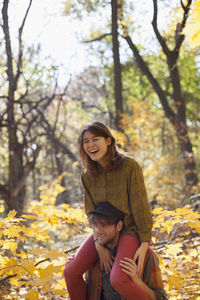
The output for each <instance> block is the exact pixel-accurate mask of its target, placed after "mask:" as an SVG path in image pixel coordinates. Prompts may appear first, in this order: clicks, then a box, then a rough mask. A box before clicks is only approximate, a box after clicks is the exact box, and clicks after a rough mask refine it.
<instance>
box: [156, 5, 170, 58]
mask: <svg viewBox="0 0 200 300" xmlns="http://www.w3.org/2000/svg"><path fill="white" fill-rule="evenodd" d="M153 7H154V15H153V21H152V26H153V30H154V32H155V35H156V37H157V39H158V42H159V43H160V45H161V47H162V49H163V52H164V53H165V54H166V55H167V56H169V54H170V50H169V48H168V47H167V44H166V43H165V40H164V39H163V37H162V36H161V34H160V32H159V30H158V24H157V19H158V5H157V0H153Z"/></svg>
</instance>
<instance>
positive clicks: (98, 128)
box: [78, 122, 123, 176]
mask: <svg viewBox="0 0 200 300" xmlns="http://www.w3.org/2000/svg"><path fill="white" fill-rule="evenodd" d="M86 131H89V132H91V133H93V134H94V135H95V136H102V137H104V138H106V139H107V138H108V137H110V138H111V144H110V145H109V146H108V150H107V153H106V160H107V166H106V169H107V170H114V169H115V168H116V167H117V166H118V165H119V164H120V162H121V161H122V159H123V156H122V154H120V153H119V152H118V151H117V147H116V140H115V138H114V136H113V135H112V133H111V132H110V130H109V129H108V127H107V126H106V125H104V124H103V123H101V122H93V123H91V124H88V125H86V126H85V127H84V128H83V129H82V131H81V133H80V136H79V138H78V145H79V155H80V158H81V161H82V164H83V166H84V168H85V169H86V170H87V172H88V173H89V174H90V175H92V176H97V175H98V174H99V170H100V168H99V164H98V163H97V162H96V161H93V160H92V159H91V158H90V157H89V156H88V154H87V153H86V152H85V150H84V148H83V135H84V133H85V132H86Z"/></svg>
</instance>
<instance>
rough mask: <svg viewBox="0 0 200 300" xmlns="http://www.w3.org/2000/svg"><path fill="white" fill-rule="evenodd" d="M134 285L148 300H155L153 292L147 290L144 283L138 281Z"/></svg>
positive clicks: (149, 289)
mask: <svg viewBox="0 0 200 300" xmlns="http://www.w3.org/2000/svg"><path fill="white" fill-rule="evenodd" d="M135 283H136V284H137V285H138V286H139V287H140V288H141V289H142V290H143V291H144V292H145V293H146V294H147V296H148V297H149V299H150V300H156V295H155V293H154V291H153V290H152V289H151V288H149V287H148V286H147V285H146V284H145V283H144V281H142V280H141V279H138V281H137V282H136V281H135Z"/></svg>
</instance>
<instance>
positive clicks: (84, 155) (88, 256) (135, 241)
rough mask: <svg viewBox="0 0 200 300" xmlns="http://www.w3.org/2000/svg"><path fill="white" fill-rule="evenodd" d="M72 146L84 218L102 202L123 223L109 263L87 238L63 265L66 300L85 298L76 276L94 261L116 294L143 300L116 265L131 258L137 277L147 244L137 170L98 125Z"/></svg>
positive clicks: (147, 216)
mask: <svg viewBox="0 0 200 300" xmlns="http://www.w3.org/2000/svg"><path fill="white" fill-rule="evenodd" d="M78 144H79V154H80V158H81V160H82V164H83V166H84V168H85V171H84V172H83V174H82V177H81V179H82V185H83V188H84V194H85V212H86V214H87V215H88V216H89V215H90V211H92V210H93V209H94V208H95V206H96V205H98V203H100V202H104V201H108V202H110V203H111V204H112V205H113V206H115V207H116V208H117V209H119V210H121V211H122V212H123V213H124V214H125V219H124V229H123V231H122V234H121V237H120V240H119V245H118V250H117V255H116V258H115V262H114V263H113V258H112V257H111V255H110V252H109V250H108V249H106V248H105V247H104V246H102V245H100V244H99V243H98V240H97V239H96V236H95V235H94V234H92V235H90V236H89V237H88V239H87V240H86V241H85V242H84V243H83V245H82V246H81V247H80V249H79V250H78V252H77V253H76V255H75V257H74V259H73V260H72V261H71V262H70V263H69V264H67V265H66V267H65V270H64V276H65V281H66V285H67V289H68V292H69V295H70V298H71V300H81V299H82V300H85V299H86V297H87V290H86V285H85V283H84V280H83V278H82V276H83V274H84V273H85V272H86V271H87V270H88V268H89V266H90V265H91V264H93V263H94V262H95V261H96V260H97V259H98V257H99V259H100V264H101V267H102V268H105V270H106V272H110V271H111V273H110V281H111V284H112V286H113V288H114V289H115V290H116V291H117V292H118V293H119V294H120V295H122V296H124V297H125V298H126V299H127V300H134V299H135V300H138V299H140V300H147V299H148V297H147V295H146V294H145V293H144V292H143V290H142V289H141V288H140V287H139V286H138V285H137V284H136V283H135V282H133V281H132V280H131V279H130V277H129V276H128V275H127V274H125V273H124V272H122V271H121V268H120V265H119V264H120V260H121V259H123V258H124V257H128V258H133V259H134V261H135V262H136V263H137V274H138V276H141V274H142V271H143V264H144V258H145V255H146V251H147V249H148V246H149V243H150V240H151V229H152V217H151V213H150V209H149V204H148V200H147V195H146V190H145V185H144V179H143V174H142V170H141V168H140V166H139V165H138V163H137V162H136V161H135V160H134V159H133V158H130V157H128V156H125V155H122V154H121V153H119V152H118V151H117V148H116V141H115V138H114V137H113V135H112V134H111V132H110V130H109V129H108V128H107V127H106V126H105V125H104V124H103V123H101V122H93V123H92V124H89V125H87V126H86V127H85V128H83V130H82V131H81V134H80V136H79V139H78ZM111 269H112V270H111Z"/></svg>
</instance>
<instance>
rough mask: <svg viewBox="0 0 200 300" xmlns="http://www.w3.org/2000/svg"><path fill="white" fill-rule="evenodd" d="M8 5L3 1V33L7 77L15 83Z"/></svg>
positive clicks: (7, 0) (6, 1) (5, 0)
mask: <svg viewBox="0 0 200 300" xmlns="http://www.w3.org/2000/svg"><path fill="white" fill-rule="evenodd" d="M8 3H9V0H4V1H3V8H2V15H3V25H2V28H3V32H4V37H5V42H6V53H7V75H8V80H9V81H10V82H13V77H14V76H13V63H12V59H13V57H12V48H11V40H10V31H9V25H8ZM9 100H10V99H9Z"/></svg>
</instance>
